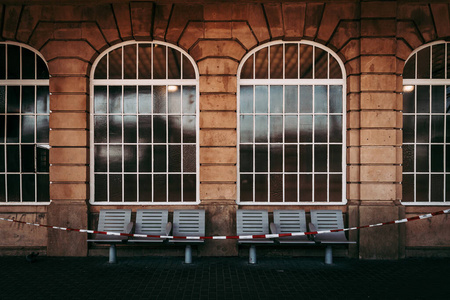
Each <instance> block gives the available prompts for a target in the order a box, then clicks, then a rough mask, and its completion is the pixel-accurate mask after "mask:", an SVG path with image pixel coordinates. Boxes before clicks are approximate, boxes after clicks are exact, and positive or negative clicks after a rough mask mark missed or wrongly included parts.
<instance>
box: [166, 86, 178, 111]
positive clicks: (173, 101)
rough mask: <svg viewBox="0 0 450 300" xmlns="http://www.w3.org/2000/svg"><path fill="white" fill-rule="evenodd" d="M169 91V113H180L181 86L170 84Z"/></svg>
mask: <svg viewBox="0 0 450 300" xmlns="http://www.w3.org/2000/svg"><path fill="white" fill-rule="evenodd" d="M168 91H169V113H181V86H179V85H170V86H169V87H168Z"/></svg>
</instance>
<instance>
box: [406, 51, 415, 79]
mask: <svg viewBox="0 0 450 300" xmlns="http://www.w3.org/2000/svg"><path fill="white" fill-rule="evenodd" d="M415 77H416V54H414V55H413V56H411V57H410V58H409V59H408V61H407V62H406V64H405V67H404V68H403V78H404V79H413V78H415Z"/></svg>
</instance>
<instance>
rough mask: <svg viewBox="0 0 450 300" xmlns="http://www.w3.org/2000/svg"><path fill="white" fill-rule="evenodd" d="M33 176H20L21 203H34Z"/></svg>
mask: <svg viewBox="0 0 450 300" xmlns="http://www.w3.org/2000/svg"><path fill="white" fill-rule="evenodd" d="M35 176H36V175H34V174H23V175H22V201H23V202H34V200H35V195H34V190H35Z"/></svg>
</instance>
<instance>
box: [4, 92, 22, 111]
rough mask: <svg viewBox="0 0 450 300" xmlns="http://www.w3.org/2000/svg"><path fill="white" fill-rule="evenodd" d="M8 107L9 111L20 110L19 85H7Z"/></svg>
mask: <svg viewBox="0 0 450 300" xmlns="http://www.w3.org/2000/svg"><path fill="white" fill-rule="evenodd" d="M7 91H8V97H7V98H8V105H7V106H8V109H7V112H9V113H19V112H20V86H8V87H7Z"/></svg>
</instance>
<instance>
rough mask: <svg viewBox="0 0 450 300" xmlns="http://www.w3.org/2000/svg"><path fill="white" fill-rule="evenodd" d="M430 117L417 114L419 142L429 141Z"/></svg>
mask: <svg viewBox="0 0 450 300" xmlns="http://www.w3.org/2000/svg"><path fill="white" fill-rule="evenodd" d="M429 134H430V117H429V116H417V142H418V143H429V141H430V140H429Z"/></svg>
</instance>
